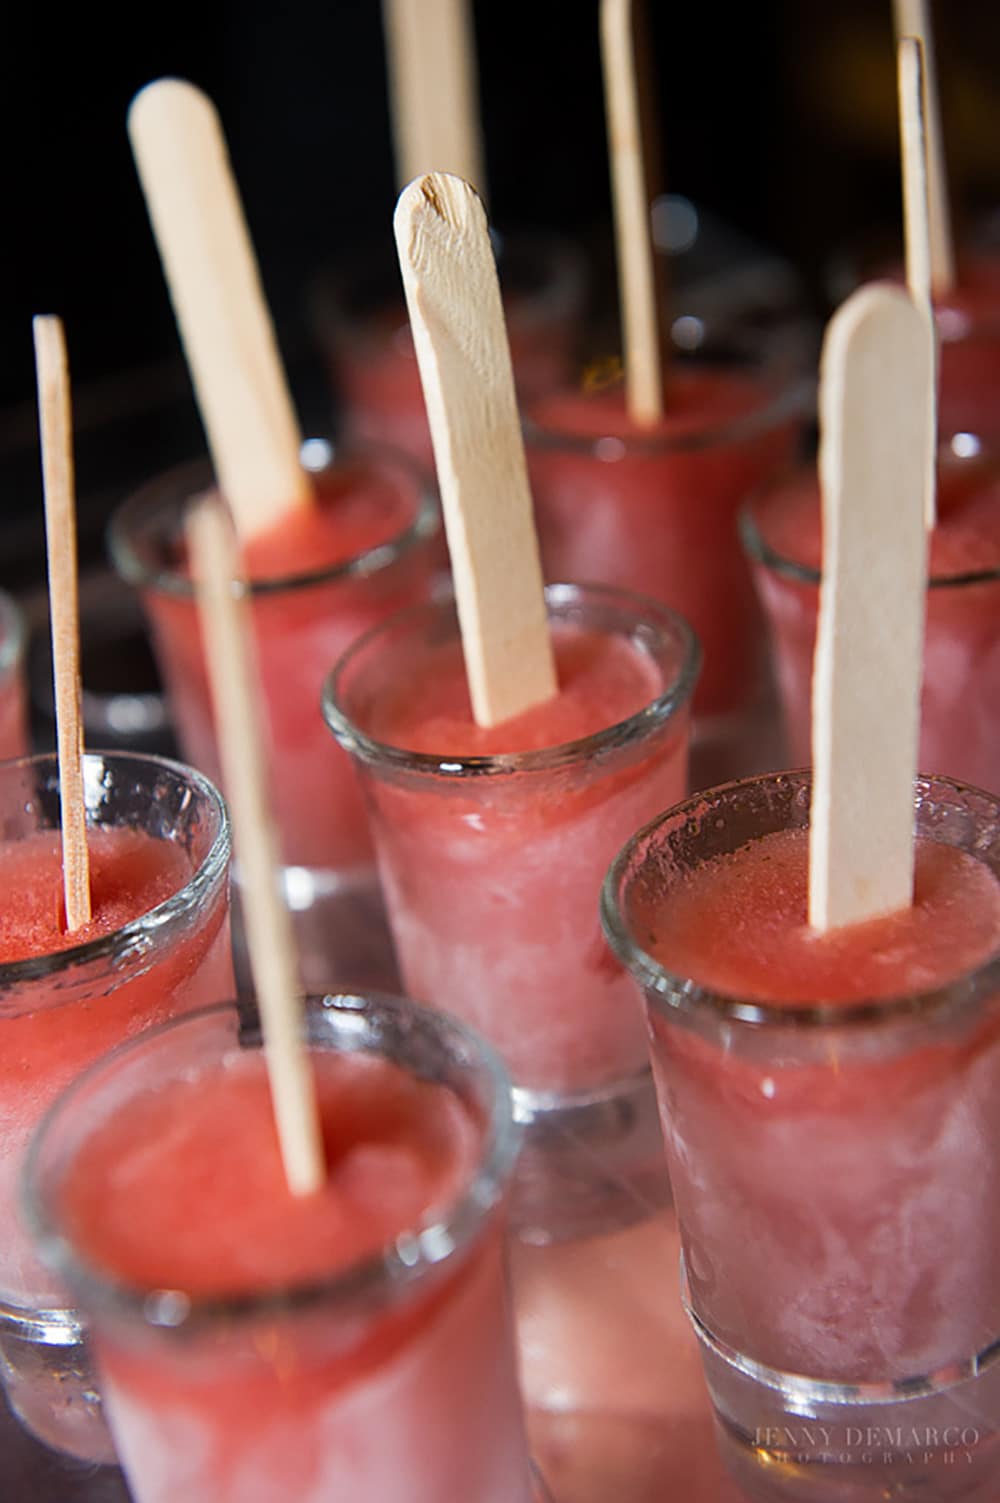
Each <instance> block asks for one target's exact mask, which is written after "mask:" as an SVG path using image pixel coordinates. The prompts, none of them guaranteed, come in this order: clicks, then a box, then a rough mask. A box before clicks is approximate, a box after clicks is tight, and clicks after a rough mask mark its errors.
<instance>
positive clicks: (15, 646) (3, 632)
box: [0, 590, 28, 674]
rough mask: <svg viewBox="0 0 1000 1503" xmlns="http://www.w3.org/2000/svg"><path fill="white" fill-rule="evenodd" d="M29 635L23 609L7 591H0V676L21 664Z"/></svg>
mask: <svg viewBox="0 0 1000 1503" xmlns="http://www.w3.org/2000/svg"><path fill="white" fill-rule="evenodd" d="M27 635H28V628H27V624H26V622H25V619H24V612H23V611H22V609H21V607H20V606H19V605H18V603H17V601H16V600H15V599H14V597H13V595H11V594H9V593H8V591H7V590H0V674H5V673H8V672H9V671H10V669H11V668H14V667H16V666H17V664H18V662H20V659H21V656H22V654H23V652H24V644H25V641H26V640H27Z"/></svg>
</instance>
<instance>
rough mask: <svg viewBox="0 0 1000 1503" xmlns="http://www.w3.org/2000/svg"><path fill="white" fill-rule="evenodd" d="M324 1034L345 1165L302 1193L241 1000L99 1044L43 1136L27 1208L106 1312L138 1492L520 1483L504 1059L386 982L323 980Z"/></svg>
mask: <svg viewBox="0 0 1000 1503" xmlns="http://www.w3.org/2000/svg"><path fill="white" fill-rule="evenodd" d="M308 1038H309V1042H310V1053H311V1057H312V1062H313V1068H314V1072H315V1078H316V1085H317V1091H318V1098H319V1104H320V1110H321V1115H322V1121H323V1130H324V1139H325V1145H326V1154H327V1160H328V1165H329V1172H328V1177H327V1179H326V1181H325V1182H324V1184H323V1186H322V1187H321V1188H320V1190H319V1191H317V1192H316V1193H315V1194H313V1195H311V1196H306V1197H303V1198H298V1199H296V1198H294V1197H292V1196H291V1195H290V1194H289V1192H288V1190H287V1187H286V1185H285V1183H284V1179H283V1173H282V1168H281V1163H280V1158H279V1153H278V1145H277V1138H276V1133H275V1129H274V1123H273V1119H272V1116H271V1109H270V1104H269V1101H268V1096H267V1086H266V1081H265V1072H264V1065H263V1060H262V1058H261V1051H260V1047H259V1042H260V1041H259V1037H257V1036H256V1035H255V1034H254V1033H252V1032H249V1031H248V1030H246V1029H245V1028H243V1029H241V1028H240V1026H239V1021H238V1018H237V1014H236V1011H235V1009H233V1008H231V1007H224V1008H215V1009H210V1010H207V1011H203V1012H201V1013H199V1014H198V1015H196V1016H195V1017H192V1018H189V1019H186V1020H183V1021H182V1022H181V1023H179V1024H177V1025H172V1026H169V1027H167V1028H164V1029H160V1030H157V1031H156V1032H155V1033H152V1034H149V1035H147V1036H146V1037H145V1038H144V1039H142V1040H139V1041H138V1042H137V1043H135V1044H133V1045H132V1046H130V1047H128V1048H125V1049H122V1050H119V1051H117V1052H116V1053H115V1054H113V1055H112V1056H110V1057H109V1058H108V1059H106V1060H105V1061H102V1062H101V1063H100V1064H99V1065H98V1066H97V1067H95V1068H94V1069H93V1070H92V1071H91V1072H90V1073H89V1075H88V1076H87V1077H85V1078H84V1079H83V1080H81V1081H80V1082H79V1084H78V1085H77V1086H76V1087H75V1088H74V1089H73V1090H71V1091H70V1092H68V1093H67V1094H66V1095H65V1096H64V1097H63V1099H62V1102H61V1103H60V1104H59V1105H58V1106H57V1107H56V1108H55V1109H54V1110H53V1112H52V1113H51V1114H50V1116H49V1118H48V1119H47V1122H46V1125H45V1126H44V1127H43V1129H42V1132H41V1134H40V1136H39V1138H38V1140H37V1142H36V1146H35V1150H34V1155H33V1162H32V1165H31V1167H30V1169H29V1178H28V1197H29V1209H30V1214H31V1215H32V1219H33V1221H34V1223H35V1226H36V1230H37V1231H38V1232H39V1233H40V1239H41V1241H40V1245H41V1247H42V1250H43V1252H45V1253H46V1254H47V1255H48V1256H49V1257H51V1258H52V1259H53V1261H54V1264H55V1266H56V1268H57V1270H58V1272H59V1274H60V1276H62V1277H64V1278H66V1279H67V1280H68V1281H69V1283H70V1284H71V1286H72V1287H73V1288H74V1289H75V1291H76V1292H77V1294H78V1297H79V1298H80V1300H81V1303H82V1304H83V1305H84V1306H85V1308H87V1310H88V1312H89V1314H90V1316H91V1319H92V1321H93V1328H94V1336H95V1344H96V1347H97V1352H98V1360H99V1363H100V1367H101V1373H102V1381H103V1383H104V1387H105V1392H106V1395H107V1404H108V1409H109V1413H110V1417H111V1423H112V1426H113V1428H114V1432H115V1437H116V1441H117V1444H118V1447H119V1451H120V1454H121V1456H122V1459H123V1463H124V1465H125V1468H126V1472H127V1474H128V1477H129V1482H130V1485H131V1488H132V1492H133V1496H134V1497H135V1498H136V1500H137V1503H161V1500H163V1503H165V1500H167V1499H171V1500H172V1499H176V1498H177V1497H178V1496H181V1495H183V1496H185V1497H188V1498H190V1499H191V1503H243V1500H245V1499H246V1498H247V1497H248V1496H251V1495H252V1494H254V1493H259V1494H260V1495H261V1496H266V1497H279V1496H280V1497H281V1498H283V1499H287V1500H288V1503H305V1500H307V1499H313V1498H316V1497H318V1496H323V1497H330V1498H341V1497H342V1498H344V1499H348V1498H349V1499H350V1500H351V1503H396V1500H399V1503H402V1500H404V1499H405V1500H406V1503H440V1500H442V1499H445V1498H455V1499H458V1498H468V1499H473V1498H474V1499H476V1500H477V1503H529V1500H530V1499H531V1498H532V1497H533V1493H532V1491H531V1482H530V1477H529V1466H528V1460H527V1455H526V1450H525V1441H524V1430H523V1421H522V1417H521V1410H520V1402H519V1398H518V1393H517V1382H516V1369H515V1359H514V1351H513V1343H512V1336H511V1325H510V1316H509V1310H508V1306H507V1295H506V1280H505V1274H504V1266H503V1247H502V1219H503V1218H502V1206H503V1200H504V1195H505V1192H506V1187H507V1184H508V1181H509V1175H510V1171H511V1168H512V1164H513V1161H514V1158H515V1155H516V1148H517V1141H518V1133H517V1131H516V1129H515V1128H514V1125H513V1122H512V1118H511V1111H510V1100H509V1094H508V1091H507V1086H506V1080H505V1077H504V1074H503V1071H502V1068H501V1067H500V1065H499V1063H498V1062H497V1060H496V1059H495V1057H494V1056H493V1055H492V1053H491V1052H490V1051H489V1050H488V1049H487V1048H486V1047H485V1046H483V1045H481V1044H480V1043H479V1041H478V1040H476V1039H475V1038H474V1036H472V1035H471V1034H469V1033H467V1032H466V1031H465V1030H464V1029H462V1028H460V1027H459V1026H458V1025H456V1024H455V1023H453V1022H450V1021H449V1020H447V1019H445V1018H443V1017H440V1016H438V1015H435V1014H432V1013H431V1012H429V1011H428V1010H426V1009H417V1008H415V1007H414V1006H413V1005H412V1004H409V1003H402V1002H395V1001H391V1000H389V999H380V1000H374V999H366V998H361V997H357V996H351V997H329V996H328V997H326V998H324V999H323V1000H322V1001H319V1000H316V1001H314V1002H312V1003H311V1004H310V1005H309V1008H308ZM195 1165H197V1172H195V1168H194V1166H195ZM220 1208H224V1213H223V1214H220ZM164 1290H170V1291H172V1292H171V1293H169V1294H166V1293H163V1291H164Z"/></svg>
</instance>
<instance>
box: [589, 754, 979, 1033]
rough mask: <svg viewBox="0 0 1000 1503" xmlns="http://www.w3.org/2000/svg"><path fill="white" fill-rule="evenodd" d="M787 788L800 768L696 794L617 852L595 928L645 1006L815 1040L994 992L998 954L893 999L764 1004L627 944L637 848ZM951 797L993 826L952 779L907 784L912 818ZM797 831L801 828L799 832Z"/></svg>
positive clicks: (800, 778) (801, 774)
mask: <svg viewBox="0 0 1000 1503" xmlns="http://www.w3.org/2000/svg"><path fill="white" fill-rule="evenodd" d="M782 782H785V783H787V784H788V786H789V789H790V790H791V791H792V792H802V791H804V790H807V789H809V788H810V787H811V783H812V771H811V769H810V768H799V769H795V770H793V771H790V772H767V773H758V774H755V775H754V776H753V777H749V778H740V779H737V780H736V781H734V782H731V783H723V784H720V785H719V786H718V787H717V788H710V789H706V790H702V791H701V792H700V793H695V794H692V795H690V797H688V798H686V799H684V800H683V801H682V802H681V803H679V804H675V805H674V806H673V807H672V808H670V809H666V810H664V811H663V813H661V814H658V815H656V817H655V818H654V819H651V820H650V821H649V822H648V824H645V825H644V826H643V827H642V829H641V830H638V831H637V832H636V833H635V834H634V835H633V836H632V837H631V838H630V839H629V840H628V841H627V842H626V843H625V845H624V846H623V847H622V849H621V850H620V851H619V852H618V855H617V856H616V857H615V859H614V861H613V862H612V864H611V867H610V868H609V870H608V873H607V875H606V876H605V878H604V882H603V883H602V885H601V900H600V913H601V927H602V929H603V930H604V936H605V938H606V940H607V942H608V944H609V946H610V947H611V951H612V953H613V954H614V955H615V957H616V958H617V959H618V960H619V961H620V962H621V963H622V964H623V965H624V966H625V968H626V970H628V971H629V973H630V974H631V976H632V977H633V979H634V980H635V981H636V982H637V983H638V984H639V985H640V986H641V987H642V989H643V991H644V993H645V994H646V997H647V1000H650V1001H655V1005H656V1007H657V1009H658V1010H659V1012H660V1013H661V1014H663V1015H664V1016H669V1015H670V1014H672V1013H683V1014H688V1015H694V1016H705V1017H709V1018H712V1019H714V1020H715V1021H716V1022H718V1023H724V1024H745V1025H748V1026H749V1027H751V1028H755V1029H764V1028H769V1029H778V1030H784V1031H786V1032H787V1031H788V1030H789V1029H792V1030H797V1031H800V1032H809V1033H812V1034H817V1033H820V1032H822V1031H823V1030H830V1031H831V1032H835V1031H838V1030H842V1029H845V1028H846V1029H851V1030H856V1031H860V1030H862V1029H869V1030H874V1029H880V1028H884V1027H888V1026H891V1025H893V1024H898V1023H907V1022H919V1021H922V1020H923V1019H925V1018H928V1017H933V1016H935V1015H937V1014H940V1013H942V1012H944V1011H947V1010H948V1009H950V1008H953V1007H955V1006H956V1004H959V1005H961V1004H962V1003H967V1002H968V1001H969V1000H970V997H971V994H972V992H973V990H974V989H975V988H976V987H977V986H979V985H988V986H989V988H990V990H991V992H996V991H1000V948H998V949H997V950H995V951H994V952H993V954H992V955H991V956H990V957H989V958H987V959H986V960H984V961H982V962H980V964H979V965H977V966H975V967H974V968H973V969H972V970H970V971H965V972H963V973H962V974H961V975H960V976H956V977H955V978H954V980H952V981H949V982H947V983H945V984H943V985H941V986H936V987H932V988H930V989H926V990H923V991H915V992H910V993H903V994H895V995H889V996H884V997H862V998H858V999H856V1000H853V1001H848V1002H832V1001H807V1000H805V999H803V1000H801V1001H790V1002H782V1003H777V1002H768V1001H765V1000H763V999H754V998H748V997H741V996H738V995H736V994H734V993H731V992H724V991H721V990H720V989H718V988H716V987H711V986H703V985H702V984H701V983H700V982H697V981H694V980H693V979H692V978H691V977H689V976H682V975H678V974H677V973H675V972H673V971H671V970H669V969H668V968H667V967H666V966H665V965H662V964H661V963H660V962H659V961H658V960H656V959H654V957H653V956H652V955H650V954H649V953H648V951H646V950H645V949H644V948H643V946H642V944H641V943H640V942H639V941H638V940H637V939H636V938H635V937H634V936H633V934H632V931H631V928H630V926H629V923H628V921H627V919H626V916H625V913H624V904H623V903H622V902H621V901H620V897H621V895H623V890H624V887H625V883H626V881H627V878H628V869H629V866H630V864H631V862H632V859H633V857H634V855H635V854H636V853H637V852H638V851H639V850H640V849H643V848H646V849H649V848H652V847H653V846H654V844H655V842H656V838H657V836H659V835H661V834H662V832H663V831H664V828H665V826H667V825H668V824H670V825H671V826H676V825H678V824H679V823H680V821H682V820H684V819H687V818H689V817H690V816H691V815H693V814H696V813H698V814H700V816H701V817H702V818H704V811H705V804H706V800H707V799H709V798H712V799H714V800H715V801H716V806H717V804H718V802H719V801H720V800H721V799H723V798H726V797H732V796H733V795H734V794H737V793H739V792H740V791H743V790H751V789H753V788H755V787H760V786H762V785H764V784H768V783H770V784H772V785H775V786H778V785H780V784H781V783H782ZM934 789H936V790H942V789H947V790H953V791H954V792H956V793H969V792H971V793H975V794H976V795H978V796H979V797H982V798H983V799H986V800H988V801H989V802H990V803H991V804H992V805H993V806H994V807H995V808H996V809H997V813H998V819H1000V798H997V797H996V796H995V795H993V794H991V793H989V792H987V791H986V790H984V789H978V788H974V787H972V785H970V784H967V783H960V782H959V781H958V780H957V779H954V778H947V777H941V776H934V775H918V777H917V779H916V781H915V783H914V810H915V811H916V809H917V807H918V806H919V801H920V799H921V797H922V796H923V795H925V794H928V793H930V791H931V790H934ZM803 828H808V825H804V826H803Z"/></svg>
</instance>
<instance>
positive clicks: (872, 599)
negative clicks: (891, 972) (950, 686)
mask: <svg viewBox="0 0 1000 1503" xmlns="http://www.w3.org/2000/svg"><path fill="white" fill-rule="evenodd" d="M933 388H934V347H933V335H932V331H931V326H930V322H929V320H928V319H927V317H926V316H925V315H924V313H923V312H922V311H921V310H920V309H919V308H917V307H916V305H915V304H914V302H913V301H912V299H911V298H910V297H909V296H908V294H907V293H905V292H903V291H902V290H901V289H897V288H894V287H887V286H870V287H863V288H861V290H860V291H858V292H856V293H854V295H853V296H852V297H851V298H849V299H848V301H847V302H846V303H845V304H844V305H843V307H841V308H840V309H839V310H838V311H837V313H836V314H835V315H834V317H833V318H832V319H831V321H830V324H829V326H828V328H827V332H826V338H825V341H824V345H823V359H822V366H821V379H820V425H821V446H820V477H821V483H822V493H823V583H822V586H821V593H820V613H819V627H818V635H817V643H816V662H815V668H814V672H813V794H812V820H811V830H810V848H809V922H810V924H811V925H812V927H813V928H815V929H817V930H821V931H822V930H827V929H836V928H839V927H840V926H842V925H845V924H854V923H860V922H862V921H863V920H865V919H870V918H876V917H878V916H879V915H881V914H885V913H890V912H894V911H895V910H897V909H900V908H906V907H908V906H909V904H910V902H911V901H912V895H913V859H914V858H913V840H914V834H913V829H914V818H913V780H914V777H915V776H916V770H917V745H918V733H919V721H920V682H921V668H922V657H923V624H924V600H925V594H926V580H927V540H926V531H925V528H924V510H925V501H924V494H923V491H924V486H925V484H926V483H927V465H926V458H925V456H926V454H927V447H928V441H929V440H928V434H930V436H931V437H930V441H931V442H933V431H934V396H933Z"/></svg>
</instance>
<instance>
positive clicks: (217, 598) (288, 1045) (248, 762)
mask: <svg viewBox="0 0 1000 1503" xmlns="http://www.w3.org/2000/svg"><path fill="white" fill-rule="evenodd" d="M187 541H188V548H189V551H190V556H191V563H192V571H193V574H194V579H195V585H196V589H197V595H198V611H199V617H200V621H201V628H202V634H203V636H204V639H205V647H206V657H207V660H208V669H209V679H210V682H211V686H212V701H213V705H214V709H215V719H216V727H217V731H218V737H219V752H220V760H221V763H222V775H223V782H224V783H225V788H226V798H227V800H228V803H229V807H230V810H231V812H232V819H233V846H234V850H235V852H236V856H237V859H238V861H239V864H240V870H241V874H242V891H243V903H244V913H245V919H246V937H247V946H248V949H249V952H250V966H251V970H252V973H253V978H254V987H255V990H256V993H257V1000H258V1003H259V1005H260V1011H261V1018H262V1021H263V1026H264V1047H265V1053H266V1056H267V1069H268V1077H269V1079H270V1084H271V1100H272V1103H273V1106H274V1115H275V1121H276V1123H277V1127H278V1138H279V1141H280V1144H281V1154H282V1160H283V1163H284V1166H285V1177H286V1179H287V1181H288V1188H289V1190H290V1191H291V1192H292V1194H293V1195H309V1194H311V1193H312V1192H313V1191H314V1190H317V1189H318V1188H319V1187H320V1185H321V1184H322V1183H323V1180H324V1177H325V1172H326V1171H325V1166H324V1162H323V1141H322V1136H321V1133H320V1126H319V1113H318V1110H317V1106H316V1092H315V1087H314V1082H313V1077H312V1071H311V1069H310V1065H309V1056H308V1052H307V1050H306V1046H305V1043H304V1041H303V1029H302V999H301V988H300V985H299V978H298V969H297V965H296V959H295V944H294V940H293V937H292V926H291V917H290V915H289V912H288V909H287V908H286V906H285V904H284V903H283V902H282V900H281V897H280V896H279V894H278V890H277V886H276V873H277V870H278V852H277V841H276V839H275V834H274V824H273V821H272V818H271V811H270V808H269V805H268V797H267V773H266V769H265V765H264V755H263V750H262V736H261V729H260V724H259V721H258V718H257V710H256V705H257V696H256V685H255V678H254V668H253V662H252V657H251V636H250V633H251V626H250V611H249V604H248V599H249V597H248V594H247V590H246V586H245V584H243V583H242V581H241V582H240V583H241V585H242V588H241V589H239V591H238V592H237V591H236V590H234V581H235V580H238V579H239V561H238V553H237V547H236V537H235V534H234V533H233V530H232V525H231V523H230V520H229V517H228V516H227V515H226V512H225V511H224V509H223V507H222V505H221V503H220V502H219V500H218V499H217V498H215V497H211V496H210V497H208V498H206V499H204V500H202V501H200V502H198V503H197V504H196V505H195V506H194V507H193V508H192V510H191V513H190V515H189V518H188V524H187Z"/></svg>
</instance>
